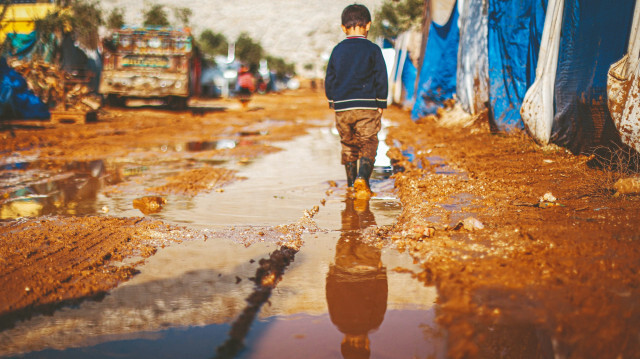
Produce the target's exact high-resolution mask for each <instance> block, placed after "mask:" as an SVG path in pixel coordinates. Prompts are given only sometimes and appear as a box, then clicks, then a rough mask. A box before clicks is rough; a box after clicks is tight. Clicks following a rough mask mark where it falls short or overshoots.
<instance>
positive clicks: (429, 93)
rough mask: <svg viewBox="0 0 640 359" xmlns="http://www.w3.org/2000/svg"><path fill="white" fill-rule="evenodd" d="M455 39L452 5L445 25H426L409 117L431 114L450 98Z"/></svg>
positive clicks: (455, 16)
mask: <svg viewBox="0 0 640 359" xmlns="http://www.w3.org/2000/svg"><path fill="white" fill-rule="evenodd" d="M459 38H460V36H459V31H458V8H457V6H454V7H453V10H452V13H451V16H450V17H449V21H447V23H446V24H444V25H438V24H436V23H434V22H431V25H430V26H429V37H428V39H427V47H426V50H425V53H424V62H423V64H422V68H421V70H420V78H419V81H418V86H417V88H416V90H415V91H416V98H415V99H416V100H415V103H414V105H413V110H412V111H411V118H412V119H414V120H417V119H419V118H421V117H424V116H426V115H430V114H435V113H436V110H437V109H438V108H439V107H441V106H442V103H443V102H444V101H445V100H447V99H450V98H453V95H454V94H455V91H456V68H457V58H458V42H459Z"/></svg>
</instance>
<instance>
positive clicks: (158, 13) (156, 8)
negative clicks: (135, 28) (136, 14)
mask: <svg viewBox="0 0 640 359" xmlns="http://www.w3.org/2000/svg"><path fill="white" fill-rule="evenodd" d="M142 24H143V25H144V26H159V27H165V26H169V25H171V24H170V23H169V18H168V17H167V12H166V11H165V10H164V7H163V6H162V5H159V4H153V5H151V7H150V8H148V9H147V10H146V11H145V12H144V21H143V22H142Z"/></svg>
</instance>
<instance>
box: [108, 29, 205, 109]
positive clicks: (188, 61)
mask: <svg viewBox="0 0 640 359" xmlns="http://www.w3.org/2000/svg"><path fill="white" fill-rule="evenodd" d="M103 61H104V65H103V66H104V67H103V72H102V78H101V81H100V90H99V92H100V93H101V94H102V95H103V96H105V98H106V101H107V104H109V105H111V106H124V105H126V100H127V99H130V98H132V99H134V98H135V99H149V100H154V99H161V100H164V101H165V103H166V104H167V105H168V106H169V107H170V108H172V109H176V110H182V109H185V108H186V107H187V103H188V100H189V97H191V96H197V95H199V92H200V75H201V71H202V65H201V60H200V57H199V55H198V51H197V49H196V48H195V47H194V40H193V37H192V36H191V33H190V31H189V30H186V29H185V30H174V29H170V28H126V27H125V28H123V29H120V30H116V31H114V32H113V33H112V35H111V36H110V37H108V38H107V39H105V41H104V60H103Z"/></svg>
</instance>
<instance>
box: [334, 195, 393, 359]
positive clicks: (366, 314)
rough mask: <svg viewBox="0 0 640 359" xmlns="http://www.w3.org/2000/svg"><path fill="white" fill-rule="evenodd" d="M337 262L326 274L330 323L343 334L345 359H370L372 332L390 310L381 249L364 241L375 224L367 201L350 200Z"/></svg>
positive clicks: (343, 224)
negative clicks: (367, 229) (369, 228)
mask: <svg viewBox="0 0 640 359" xmlns="http://www.w3.org/2000/svg"><path fill="white" fill-rule="evenodd" d="M345 203H346V207H345V209H344V211H342V235H341V236H340V239H339V240H338V244H337V245H336V255H335V263H334V264H332V265H331V266H330V267H329V273H328V274H327V287H326V294H327V304H328V306H329V316H330V317H331V322H333V324H334V325H335V326H336V327H338V330H340V332H342V333H344V338H343V340H342V345H341V351H342V356H343V357H344V358H369V355H370V354H371V350H370V348H369V333H370V332H372V331H374V330H376V329H378V327H379V326H380V324H382V320H383V319H384V314H385V312H386V310H387V293H388V289H387V270H386V268H385V267H383V265H382V260H381V252H380V249H378V248H376V247H374V246H371V245H369V244H367V243H364V242H362V241H361V238H360V237H361V236H362V229H364V228H366V227H369V226H373V225H375V224H376V221H375V218H374V216H373V213H372V212H371V210H370V209H369V202H368V201H367V200H364V201H359V203H358V205H357V206H355V208H354V200H353V199H347V200H346V201H345Z"/></svg>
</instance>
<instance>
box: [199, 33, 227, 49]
mask: <svg viewBox="0 0 640 359" xmlns="http://www.w3.org/2000/svg"><path fill="white" fill-rule="evenodd" d="M198 43H199V45H200V49H201V50H202V52H203V53H205V54H209V55H226V54H227V52H228V51H229V41H227V38H226V37H225V36H224V35H223V34H220V33H215V32H213V31H211V30H209V29H207V30H204V31H203V32H202V33H201V34H200V39H199V41H198Z"/></svg>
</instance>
